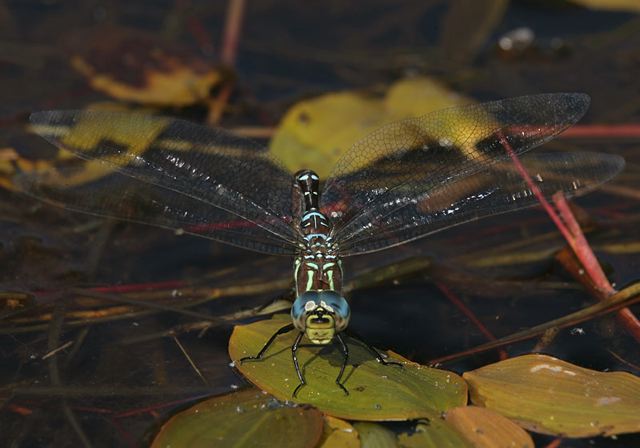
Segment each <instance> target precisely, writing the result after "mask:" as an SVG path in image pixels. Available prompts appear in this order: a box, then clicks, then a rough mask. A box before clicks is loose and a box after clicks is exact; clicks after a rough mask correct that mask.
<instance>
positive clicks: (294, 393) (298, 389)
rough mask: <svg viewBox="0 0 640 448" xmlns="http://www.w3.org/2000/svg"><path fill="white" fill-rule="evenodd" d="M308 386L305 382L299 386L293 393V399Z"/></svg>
mask: <svg viewBox="0 0 640 448" xmlns="http://www.w3.org/2000/svg"><path fill="white" fill-rule="evenodd" d="M306 385H307V383H305V382H302V383H300V384H298V386H297V387H296V388H295V390H294V391H293V398H296V396H297V395H298V392H299V391H300V389H302V388H303V387H304V386H306Z"/></svg>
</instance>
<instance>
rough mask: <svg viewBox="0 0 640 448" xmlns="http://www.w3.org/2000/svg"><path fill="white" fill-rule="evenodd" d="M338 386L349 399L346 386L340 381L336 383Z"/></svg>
mask: <svg viewBox="0 0 640 448" xmlns="http://www.w3.org/2000/svg"><path fill="white" fill-rule="evenodd" d="M336 384H337V385H338V386H339V387H340V389H342V392H344V394H345V395H346V396H347V397H348V396H349V391H348V390H347V388H346V387H345V386H344V384H342V383H341V382H340V381H336Z"/></svg>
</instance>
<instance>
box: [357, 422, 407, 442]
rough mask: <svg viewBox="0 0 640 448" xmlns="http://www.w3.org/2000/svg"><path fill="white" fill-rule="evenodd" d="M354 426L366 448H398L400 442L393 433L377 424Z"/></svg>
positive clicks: (358, 424)
mask: <svg viewBox="0 0 640 448" xmlns="http://www.w3.org/2000/svg"><path fill="white" fill-rule="evenodd" d="M353 426H354V427H355V428H356V429H357V430H358V434H359V435H360V444H361V446H362V447H364V448H397V447H398V441H397V439H396V435H395V433H394V432H393V431H391V430H390V429H388V428H385V427H384V426H382V425H379V424H377V423H370V422H357V423H354V424H353Z"/></svg>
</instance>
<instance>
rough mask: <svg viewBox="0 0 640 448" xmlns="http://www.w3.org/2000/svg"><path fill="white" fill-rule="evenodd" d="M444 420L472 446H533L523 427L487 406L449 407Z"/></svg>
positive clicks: (527, 447)
mask: <svg viewBox="0 0 640 448" xmlns="http://www.w3.org/2000/svg"><path fill="white" fill-rule="evenodd" d="M445 420H446V422H447V423H448V424H449V425H451V426H452V427H453V428H455V430H456V431H457V432H458V433H459V434H462V435H463V436H464V438H465V439H467V441H468V442H470V443H471V446H474V447H487V448H494V447H501V446H514V447H519V448H534V444H533V440H532V439H531V436H530V435H529V434H527V432H526V431H525V430H524V429H522V428H521V427H519V426H518V425H516V424H515V423H514V422H512V421H511V420H509V419H508V418H506V417H503V416H502V415H500V414H498V413H497V412H494V411H492V410H490V409H487V408H481V407H477V406H464V407H460V408H455V409H451V410H450V411H447V413H446V415H445Z"/></svg>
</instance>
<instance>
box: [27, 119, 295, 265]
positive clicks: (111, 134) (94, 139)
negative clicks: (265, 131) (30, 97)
mask: <svg viewBox="0 0 640 448" xmlns="http://www.w3.org/2000/svg"><path fill="white" fill-rule="evenodd" d="M31 122H32V128H33V130H34V131H36V132H37V133H39V134H40V135H42V136H43V137H44V138H46V139H47V140H49V141H50V142H51V143H53V144H54V145H56V146H58V147H60V148H62V149H65V150H68V151H71V152H72V153H73V154H75V155H76V156H78V157H80V158H81V159H84V160H86V161H87V162H86V164H85V170H84V171H83V173H85V174H82V173H80V174H78V172H77V170H76V172H74V170H73V169H72V168H70V167H62V168H61V169H60V170H58V171H57V172H53V173H52V172H49V173H40V174H33V173H32V174H28V173H24V174H22V175H21V176H20V177H19V178H18V179H17V183H18V186H19V187H20V188H22V189H23V190H24V191H25V192H26V193H28V194H31V195H34V196H37V197H39V198H41V199H45V200H48V201H49V202H52V203H55V204H58V205H62V206H64V207H66V208H69V209H73V210H78V211H84V212H88V213H91V214H96V215H101V216H113V217H116V218H120V219H127V220H130V221H135V222H141V223H146V224H152V225H157V226H161V227H167V228H172V229H179V230H181V231H185V232H188V233H193V234H197V235H199V236H203V237H206V238H210V239H214V240H219V241H222V242H226V243H230V244H234V245H236V246H240V247H244V248H247V249H251V250H257V251H260V252H268V253H282V254H290V253H295V251H296V249H297V243H298V238H299V236H298V234H297V233H296V231H295V229H294V227H293V226H291V224H290V221H291V205H292V198H293V180H292V176H291V175H290V174H288V173H287V172H286V170H285V169H284V168H282V166H281V165H280V164H279V163H278V162H277V161H276V160H274V159H273V158H272V157H270V156H267V155H266V153H265V152H264V151H263V150H262V148H260V146H259V145H257V144H256V143H254V142H252V141H249V140H246V139H242V138H239V137H236V136H233V135H231V134H229V133H226V132H224V131H221V130H217V129H212V128H206V127H203V126H199V125H196V124H193V123H189V122H186V121H182V120H175V119H169V118H164V117H155V116H149V115H144V114H137V113H133V114H129V113H127V114H124V113H119V112H107V111H46V112H38V113H35V114H33V115H32V116H31ZM114 172H117V173H121V174H124V175H126V176H127V177H128V178H129V179H126V178H122V177H119V176H114V174H113V173H114ZM86 173H90V174H88V175H87V174H86ZM110 177H114V179H111V180H110V181H107V180H108V179H109V178H110ZM125 199H127V200H126V201H125Z"/></svg>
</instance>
